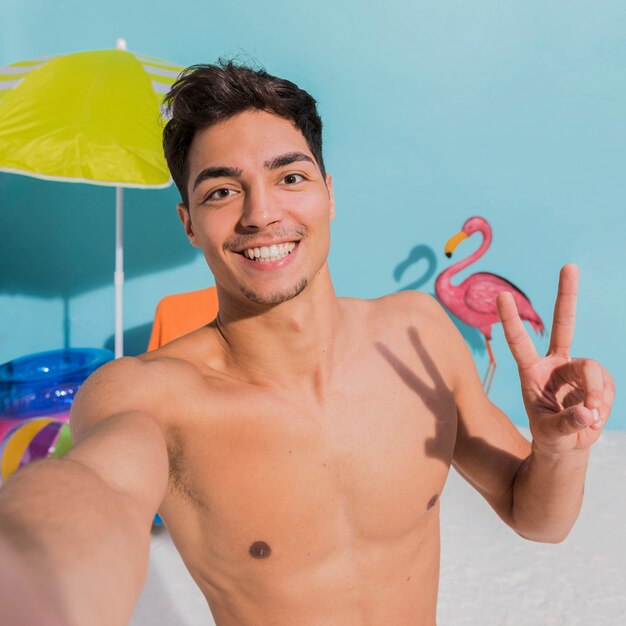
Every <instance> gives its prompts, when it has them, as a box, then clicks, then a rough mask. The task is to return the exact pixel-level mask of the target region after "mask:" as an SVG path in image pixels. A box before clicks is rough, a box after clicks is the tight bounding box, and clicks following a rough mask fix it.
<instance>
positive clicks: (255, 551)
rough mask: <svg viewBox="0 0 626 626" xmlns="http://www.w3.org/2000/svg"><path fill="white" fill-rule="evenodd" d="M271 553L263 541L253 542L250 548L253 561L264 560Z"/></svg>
mask: <svg viewBox="0 0 626 626" xmlns="http://www.w3.org/2000/svg"><path fill="white" fill-rule="evenodd" d="M271 553H272V549H271V548H270V547H269V546H268V545H267V544H266V543H265V541H255V542H254V543H253V544H252V545H251V546H250V556H252V557H253V558H255V559H266V558H267V557H268V556H269V555H270V554H271Z"/></svg>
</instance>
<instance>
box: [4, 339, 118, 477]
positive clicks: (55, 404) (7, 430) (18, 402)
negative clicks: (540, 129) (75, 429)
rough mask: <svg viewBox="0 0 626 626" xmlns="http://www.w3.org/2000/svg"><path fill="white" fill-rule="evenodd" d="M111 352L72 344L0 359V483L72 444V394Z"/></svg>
mask: <svg viewBox="0 0 626 626" xmlns="http://www.w3.org/2000/svg"><path fill="white" fill-rule="evenodd" d="M113 358H114V355H113V353H112V352H111V351H109V350H101V349H98V348H71V349H66V350H52V351H49V352H39V353H37V354H31V355H28V356H24V357H20V358H18V359H14V360H13V361H9V362H8V363H4V364H3V365H0V484H1V483H2V482H3V481H5V480H6V479H7V478H8V477H9V476H11V474H13V473H14V472H16V471H17V470H18V469H20V468H21V467H23V466H24V465H27V464H28V463H31V462H32V461H34V460H36V459H41V458H45V457H49V456H53V457H59V456H62V455H63V454H64V453H65V452H67V450H69V449H70V447H71V445H72V439H71V436H70V430H69V424H68V422H69V411H70V407H71V405H72V402H73V400H74V396H75V395H76V392H77V391H78V389H79V387H80V386H81V385H82V383H83V382H84V381H85V380H86V379H87V377H88V376H89V375H90V374H92V373H93V372H95V371H96V370H97V369H98V368H99V367H100V366H101V365H103V364H104V363H106V362H108V361H111V360H112V359H113Z"/></svg>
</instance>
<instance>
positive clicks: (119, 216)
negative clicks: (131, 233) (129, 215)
mask: <svg viewBox="0 0 626 626" xmlns="http://www.w3.org/2000/svg"><path fill="white" fill-rule="evenodd" d="M113 283H114V285H115V358H116V359H119V358H120V357H121V356H124V190H123V189H122V188H121V187H116V188H115V274H114V275H113Z"/></svg>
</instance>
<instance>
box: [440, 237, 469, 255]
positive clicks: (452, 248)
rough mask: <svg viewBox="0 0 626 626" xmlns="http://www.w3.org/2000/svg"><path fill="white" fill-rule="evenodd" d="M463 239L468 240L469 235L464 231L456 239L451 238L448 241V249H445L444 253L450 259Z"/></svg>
mask: <svg viewBox="0 0 626 626" xmlns="http://www.w3.org/2000/svg"><path fill="white" fill-rule="evenodd" d="M463 239H467V235H466V234H465V233H464V232H463V231H460V232H458V233H457V234H456V235H454V237H450V239H448V241H447V242H446V247H445V248H444V252H445V253H446V256H447V257H448V258H450V257H451V256H452V253H453V252H454V251H455V250H456V248H457V246H458V245H459V244H460V243H461V242H462V241H463Z"/></svg>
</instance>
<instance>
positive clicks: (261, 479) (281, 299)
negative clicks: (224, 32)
mask: <svg viewBox="0 0 626 626" xmlns="http://www.w3.org/2000/svg"><path fill="white" fill-rule="evenodd" d="M169 104H170V105H171V106H172V114H173V118H172V120H171V121H170V123H169V126H168V128H167V129H166V132H165V146H166V155H167V158H168V162H169V164H170V168H171V170H172V174H173V177H174V180H175V181H176V183H177V185H178V187H179V189H180V192H181V196H182V203H181V204H180V205H179V207H178V212H179V214H180V218H181V220H182V222H183V224H184V227H185V231H186V233H187V236H188V237H189V240H190V241H191V243H192V245H194V246H197V247H199V248H201V249H202V251H203V253H204V255H205V257H206V260H207V262H208V264H209V266H210V268H211V271H212V272H213V275H214V276H215V281H216V284H217V289H218V293H219V302H220V310H219V315H218V317H217V319H216V320H215V321H214V322H213V323H211V324H210V325H209V326H208V327H205V328H202V329H200V330H197V331H195V332H193V333H191V334H190V335H187V336H185V337H183V338H181V339H179V340H177V341H174V342H172V343H170V344H168V345H166V346H165V347H163V348H161V349H160V350H158V351H156V352H153V353H150V354H145V355H143V356H141V357H140V358H125V359H121V360H118V361H116V362H114V363H111V364H109V365H107V366H105V367H103V368H101V369H100V370H99V371H98V372H97V373H96V374H95V375H94V376H92V377H91V378H90V379H89V380H88V381H87V383H86V384H85V385H84V386H83V388H82V389H81V391H80V393H79V394H78V397H77V399H76V401H75V404H74V408H73V412H72V428H73V433H74V436H75V438H76V440H77V441H78V445H77V446H76V447H75V448H74V449H73V450H72V451H71V452H70V453H69V454H68V455H67V456H66V457H65V458H63V459H60V460H54V461H42V462H40V463H37V464H35V465H33V466H31V467H29V468H26V469H25V470H23V471H21V472H20V473H19V474H18V475H17V476H15V477H14V478H13V479H12V480H11V481H9V483H8V484H7V485H6V486H5V487H4V488H3V489H2V491H0V520H1V521H0V552H1V553H2V554H4V555H5V557H6V558H7V559H10V560H11V562H12V563H14V568H13V569H11V570H10V571H8V570H7V569H6V568H5V569H4V570H3V575H2V577H1V579H0V596H2V595H4V597H3V598H1V600H2V602H3V603H4V604H3V606H5V607H6V606H10V607H11V606H12V607H13V608H12V609H10V608H9V609H7V610H9V611H10V610H14V611H15V613H16V614H18V613H19V614H20V615H21V614H22V613H23V611H25V610H26V611H28V610H30V611H33V612H36V611H42V612H43V613H45V615H46V616H47V620H48V621H47V623H49V624H64V625H72V626H73V625H76V626H85V625H89V626H97V625H99V624H102V625H107V626H111V625H117V624H124V623H126V622H127V621H128V619H129V616H130V615H131V612H132V609H133V606H134V603H135V601H136V599H137V596H138V595H139V592H140V590H141V587H142V584H143V581H144V579H145V574H146V568H147V560H148V548H149V540H150V524H151V520H152V517H153V515H154V513H155V511H156V510H157V509H158V510H159V512H160V514H161V516H162V517H163V519H164V520H165V523H166V525H167V527H168V530H169V532H170V534H171V536H172V539H173V541H174V543H175V544H176V546H177V548H178V550H179V551H180V553H181V555H182V557H183V559H184V561H185V563H186V565H187V567H188V568H189V571H190V572H191V575H192V576H193V578H194V580H195V581H196V582H197V584H198V585H199V586H200V588H201V589H202V591H203V592H204V594H205V596H206V598H207V600H208V603H209V605H210V607H211V610H212V612H213V615H214V618H215V621H216V623H217V624H218V626H265V625H267V626H270V625H271V626H321V625H324V626H357V625H358V626H363V625H371V626H380V624H386V625H388V626H407V625H416V626H417V625H428V626H430V625H433V624H435V620H436V602H437V585H438V574H439V498H440V495H441V492H442V490H443V487H444V484H445V481H446V477H447V475H448V471H449V469H450V465H451V464H453V465H454V466H455V468H456V469H457V470H458V471H459V472H460V473H461V474H462V475H463V476H464V477H465V478H466V479H467V480H468V481H469V482H470V483H471V484H472V485H474V486H475V487H476V489H477V490H478V491H479V492H480V493H481V494H482V495H483V496H484V497H485V498H486V499H487V501H488V502H489V504H490V505H491V506H492V507H493V508H494V510H495V511H496V513H497V514H498V515H499V516H500V517H501V518H502V520H503V521H504V522H505V523H506V524H508V525H509V526H511V527H512V528H513V529H514V530H515V531H516V532H518V533H519V534H520V535H522V536H523V537H526V538H528V539H532V540H535V541H545V542H558V541H562V540H563V539H564V538H565V537H566V536H567V534H568V532H569V530H570V528H571V527H572V525H573V523H574V521H575V519H576V517H577V515H578V512H579V509H580V505H581V500H582V493H583V484H584V478H585V470H586V467H587V459H588V454H589V448H590V446H591V445H592V444H593V443H594V442H595V441H596V440H597V439H598V437H599V436H600V433H601V430H602V427H603V425H604V423H605V422H606V419H607V417H608V415H609V412H610V409H611V405H612V402H613V396H614V386H613V382H612V379H611V376H610V374H609V373H608V372H607V371H606V370H605V369H604V368H602V367H601V366H600V365H599V364H598V363H596V362H595V361H592V360H589V359H572V358H570V355H569V347H570V344H571V341H572V335H573V331H574V311H575V300H576V290H577V269H576V268H575V267H574V266H571V265H569V266H566V267H564V268H563V270H562V271H561V276H560V281H559V292H558V296H557V301H556V308H555V316H554V324H553V329H552V335H551V341H550V349H549V352H548V355H547V356H546V357H545V358H542V357H540V356H538V355H537V353H536V352H535V349H534V347H533V344H532V342H531V341H530V339H529V337H528V335H527V334H526V331H525V330H524V328H523V326H522V323H521V322H520V320H519V317H518V316H517V313H516V309H515V305H514V301H513V299H512V297H511V296H510V295H508V294H503V295H501V296H500V297H499V302H498V305H499V311H500V315H501V318H502V321H503V324H504V330H505V333H506V337H507V340H508V342H509V345H510V347H511V350H512V352H513V355H514V357H515V359H516V361H517V363H518V365H519V374H520V379H521V386H522V393H523V396H524V402H525V406H526V409H527V412H528V417H529V420H530V426H531V431H532V435H533V442H532V444H531V443H529V442H528V441H526V440H525V439H524V438H523V437H522V436H521V435H520V434H519V432H518V431H517V429H516V428H515V427H514V426H513V424H512V423H511V422H510V421H509V419H508V418H507V417H506V416H505V415H504V414H503V413H502V412H501V411H500V410H499V409H498V408H497V407H496V406H494V405H493V404H492V403H491V402H490V401H489V399H488V398H487V397H486V395H485V393H484V392H483V389H482V386H481V383H480V381H479V378H478V376H477V373H476V369H475V367H474V363H473V361H472V358H471V355H470V354H469V351H468V349H467V347H466V345H465V343H464V341H463V339H462V338H461V336H460V335H459V333H458V332H457V330H456V328H455V327H454V325H453V324H452V323H451V322H450V320H449V318H448V317H447V315H446V314H445V313H444V312H443V311H442V309H441V308H440V306H439V305H438V304H437V302H435V301H434V300H433V299H432V298H430V297H429V296H427V295H424V294H421V293H401V294H394V295H391V296H387V297H384V298H380V299H378V300H374V301H363V300H356V299H349V298H337V297H336V296H335V293H334V291H333V286H332V283H331V279H330V275H329V271H328V265H327V255H328V250H329V243H330V222H331V220H332V219H333V216H334V214H335V204H334V200H333V190H332V183H331V178H330V176H329V175H326V174H325V170H324V165H323V161H322V154H321V122H320V120H319V117H318V116H317V113H316V110H315V102H314V100H313V99H312V98H311V97H310V96H309V95H308V94H306V93H305V92H303V91H301V90H299V89H298V88H297V87H296V86H295V85H293V84H291V83H288V82H287V81H283V80H280V79H277V78H274V77H271V76H268V75H267V74H265V73H263V72H255V71H252V70H250V69H247V68H238V67H236V66H233V65H230V64H228V65H225V66H219V67H215V66H204V67H199V68H197V69H195V70H194V71H191V72H188V73H187V74H186V75H185V76H184V77H183V78H182V79H181V80H180V81H179V82H178V84H177V85H176V86H175V87H174V88H173V91H172V93H171V95H170V97H169ZM274 245H277V246H278V248H273V247H271V246H274ZM355 245H356V244H355ZM266 248H269V254H270V255H271V256H269V258H268V257H267V254H264V253H265V249H266ZM259 250H260V252H261V255H262V256H261V258H260V259H258V258H256V259H254V260H253V259H251V258H250V257H251V256H253V257H258V256H259ZM0 557H1V554H0ZM0 562H2V559H1V558H0ZM20 573H21V574H20ZM20 594H22V595H24V594H26V595H28V596H29V600H28V602H27V603H24V602H23V601H22V603H21V604H20V605H19V608H16V607H17V601H16V598H17V597H18V596H19V595H20ZM25 604H27V606H25ZM33 615H35V613H33ZM16 619H17V618H16ZM55 620H57V621H55ZM3 623H5V624H6V623H8V624H13V623H19V622H17V621H15V622H11V621H8V622H6V621H5V622H3ZM24 623H43V622H33V621H30V622H29V621H28V620H26V621H25V622H24Z"/></svg>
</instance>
